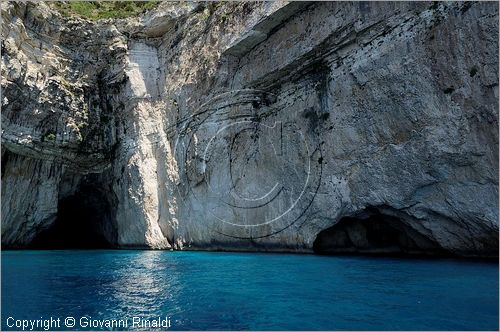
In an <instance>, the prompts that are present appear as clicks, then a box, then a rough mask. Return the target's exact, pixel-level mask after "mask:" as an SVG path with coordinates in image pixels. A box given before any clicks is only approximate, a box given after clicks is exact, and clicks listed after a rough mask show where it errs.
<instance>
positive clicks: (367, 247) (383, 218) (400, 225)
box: [313, 212, 449, 256]
mask: <svg viewBox="0 0 500 332" xmlns="http://www.w3.org/2000/svg"><path fill="white" fill-rule="evenodd" d="M313 251H314V253H316V254H326V255H337V254H370V255H372V254H374V255H396V256H400V255H401V256H407V255H432V256H446V255H448V254H449V253H447V252H446V251H445V250H443V249H442V247H441V246H439V244H438V243H437V242H436V241H434V240H432V239H430V238H428V237H426V236H425V235H423V234H421V233H419V232H418V231H416V230H415V229H413V228H412V227H410V226H408V225H407V224H406V223H404V222H403V221H402V220H401V219H399V218H397V217H394V216H392V215H385V214H382V213H379V212H371V213H370V214H368V216H366V215H365V216H363V217H344V218H342V219H341V220H340V221H339V222H338V223H337V224H335V225H334V226H332V227H330V228H327V229H325V230H323V231H321V232H320V233H319V234H318V235H317V237H316V240H315V241H314V244H313Z"/></svg>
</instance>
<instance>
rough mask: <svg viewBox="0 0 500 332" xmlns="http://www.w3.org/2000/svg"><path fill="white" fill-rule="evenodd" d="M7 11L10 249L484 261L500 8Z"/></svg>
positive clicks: (494, 223) (5, 138) (271, 5)
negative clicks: (50, 246) (80, 14)
mask: <svg viewBox="0 0 500 332" xmlns="http://www.w3.org/2000/svg"><path fill="white" fill-rule="evenodd" d="M1 9H2V13H1V14H2V40H3V43H2V69H1V71H2V72H1V75H2V97H1V98H2V101H1V102H2V245H3V246H4V247H15V248H23V247H29V246H31V245H33V244H34V243H40V241H41V242H44V243H50V242H51V241H57V238H55V237H54V235H53V234H59V236H60V234H61V232H62V231H59V232H55V231H53V230H54V229H58V227H59V229H66V231H65V232H66V233H64V236H65V237H68V238H71V237H75V238H76V237H78V236H79V234H78V232H77V231H75V232H74V233H72V232H71V229H72V228H71V227H73V226H68V225H73V224H75V225H76V224H77V223H80V224H79V226H78V227H90V228H92V231H91V232H90V233H89V234H94V235H95V234H97V235H98V236H100V237H102V238H104V239H106V240H107V241H108V242H109V243H110V244H111V245H112V246H116V247H124V248H125V247H134V248H155V249H193V250H204V249H208V250H211V249H218V250H269V251H271V250H272V251H297V252H310V251H312V250H313V249H314V250H317V249H318V248H319V249H321V250H320V251H325V252H394V251H396V252H400V251H402V252H410V253H412V252H415V253H451V254H458V255H464V256H495V255H498V171H499V170H498V4H497V3H472V2H466V3H453V2H447V3H437V4H434V3H429V2H421V3H420V2H409V3H407V2H401V3H399V2H390V3H387V2H383V3H378V2H374V3H371V2H355V3H352V2H338V3H336V2H318V3H311V2H308V3H301V2H282V1H278V2H259V3H253V2H252V3H211V4H197V3H173V2H165V3H161V4H160V5H159V6H158V7H157V8H156V9H154V10H152V11H150V12H148V13H145V14H142V15H140V16H138V17H133V18H128V19H120V20H102V21H98V22H90V21H86V20H84V19H80V18H66V17H62V16H61V15H60V14H59V13H57V12H56V11H54V10H53V9H51V8H50V7H49V6H47V5H46V4H44V3H29V2H28V3H15V2H8V3H6V4H2V8H1ZM89 196H92V197H93V199H89ZM67 202H71V204H72V205H67V204H69V203H67ZM78 202H82V206H83V207H78ZM79 209H82V211H84V210H85V211H87V210H92V211H93V212H92V214H85V213H83V212H82V213H79V212H78V211H79ZM73 210H74V211H75V215H74V216H71V213H69V215H68V211H73ZM61 211H65V212H64V213H61ZM82 215H90V216H91V219H92V220H83V219H84V218H81V216H82ZM61 227H62V228H61ZM75 227H76V226H75ZM74 229H75V230H76V229H78V228H74ZM51 232H52V233H51ZM51 234H52V235H51ZM97 235H96V236H97ZM42 240H43V241H42ZM89 241H92V238H89ZM319 249H318V250H319Z"/></svg>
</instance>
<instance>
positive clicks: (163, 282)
mask: <svg viewBox="0 0 500 332" xmlns="http://www.w3.org/2000/svg"><path fill="white" fill-rule="evenodd" d="M1 309H2V330H8V329H11V328H9V327H8V326H7V322H6V320H7V318H8V317H13V318H14V319H40V317H42V318H44V319H46V318H50V317H51V316H52V317H53V318H56V317H59V318H60V319H61V325H62V326H61V329H67V328H65V327H64V325H63V319H64V318H65V317H67V316H72V317H74V318H75V320H76V328H79V329H83V328H82V327H80V326H79V319H80V317H82V316H86V317H87V318H88V317H91V319H92V320H103V319H124V318H125V319H128V324H129V325H128V328H129V329H130V328H131V324H132V317H134V316H137V317H141V318H144V319H154V318H157V317H158V316H161V317H162V318H163V319H164V318H165V317H166V316H167V317H168V318H169V319H170V322H171V327H170V329H171V330H193V329H194V330H207V329H209V330H229V329H230V330H241V329H253V330H283V329H285V330H339V329H341V330H353V329H354V330H367V329H368V330H498V318H499V317H498V309H499V308H498V264H495V263H489V262H472V261H460V260H451V259H450V260H448V259H443V260H441V259H439V260H437V259H433V260H423V259H398V258H378V257H376V258H374V257H326V256H313V255H288V254H252V253H207V252H165V251H115V250H108V251H104V250H103V251H98V250H96V251H7V252H2V307H1ZM10 322H11V323H12V322H13V320H11V321H10ZM92 329H93V330H97V329H99V327H94V328H92Z"/></svg>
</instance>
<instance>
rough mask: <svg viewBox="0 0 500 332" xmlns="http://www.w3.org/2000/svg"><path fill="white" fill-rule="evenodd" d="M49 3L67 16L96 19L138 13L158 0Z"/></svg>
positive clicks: (155, 3) (149, 7)
mask: <svg viewBox="0 0 500 332" xmlns="http://www.w3.org/2000/svg"><path fill="white" fill-rule="evenodd" d="M48 4H49V5H50V6H51V7H53V8H55V9H57V10H58V11H59V12H60V13H61V14H63V15H65V16H80V17H83V18H87V19H90V20H94V21H95V20H99V19H104V18H125V17H130V16H134V15H138V14H140V13H143V12H145V11H147V10H149V9H151V8H153V7H155V6H156V5H157V4H158V1H54V2H48Z"/></svg>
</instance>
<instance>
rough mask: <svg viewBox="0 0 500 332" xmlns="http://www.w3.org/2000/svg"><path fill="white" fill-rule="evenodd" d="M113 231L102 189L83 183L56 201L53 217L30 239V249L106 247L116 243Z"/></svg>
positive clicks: (108, 205)
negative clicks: (49, 224)
mask: <svg viewBox="0 0 500 332" xmlns="http://www.w3.org/2000/svg"><path fill="white" fill-rule="evenodd" d="M116 242H117V231H116V226H115V223H114V219H113V218H112V214H111V208H110V204H109V202H108V201H107V199H106V198H105V196H104V195H103V193H102V192H101V191H100V190H98V189H96V188H94V187H92V186H84V187H80V188H79V190H78V191H77V192H76V193H75V194H74V195H72V196H69V197H66V198H63V199H61V200H60V201H59V203H58V212H57V218H56V220H55V221H54V223H53V224H52V225H51V226H50V227H49V228H48V229H45V230H43V231H41V232H40V233H39V234H38V235H37V236H36V237H35V238H34V239H33V241H32V243H31V245H30V247H31V248H34V249H108V248H114V247H116Z"/></svg>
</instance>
